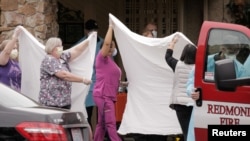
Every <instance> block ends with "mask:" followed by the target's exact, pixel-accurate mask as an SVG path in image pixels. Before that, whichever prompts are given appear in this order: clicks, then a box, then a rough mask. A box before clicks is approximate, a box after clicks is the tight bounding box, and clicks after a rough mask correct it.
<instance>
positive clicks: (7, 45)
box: [0, 27, 21, 66]
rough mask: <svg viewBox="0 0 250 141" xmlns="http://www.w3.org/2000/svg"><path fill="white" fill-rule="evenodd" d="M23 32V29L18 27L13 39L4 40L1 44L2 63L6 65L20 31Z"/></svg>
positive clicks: (0, 57)
mask: <svg viewBox="0 0 250 141" xmlns="http://www.w3.org/2000/svg"><path fill="white" fill-rule="evenodd" d="M20 32H21V29H20V28H19V27H17V28H16V29H15V31H14V34H13V36H12V38H11V40H4V41H3V42H2V44H1V48H2V51H1V52H0V65H3V66H4V65H6V64H7V63H8V61H9V59H10V53H11V51H12V49H14V48H15V46H16V42H17V37H18V35H19V33H20Z"/></svg>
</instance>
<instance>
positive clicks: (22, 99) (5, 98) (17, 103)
mask: <svg viewBox="0 0 250 141" xmlns="http://www.w3.org/2000/svg"><path fill="white" fill-rule="evenodd" d="M0 95H1V98H0V105H2V106H5V107H34V106H38V104H37V103H36V102H34V101H32V100H31V99H29V98H27V97H26V96H24V95H22V94H20V93H18V92H16V91H15V90H13V89H11V88H9V87H7V86H5V85H3V84H0Z"/></svg>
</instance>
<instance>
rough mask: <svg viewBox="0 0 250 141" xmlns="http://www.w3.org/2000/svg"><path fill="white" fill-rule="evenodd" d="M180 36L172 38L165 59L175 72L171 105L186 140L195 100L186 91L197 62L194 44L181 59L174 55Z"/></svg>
mask: <svg viewBox="0 0 250 141" xmlns="http://www.w3.org/2000/svg"><path fill="white" fill-rule="evenodd" d="M178 38H179V36H178V35H176V36H175V37H174V38H173V39H172V41H171V43H170V44H169V46H168V48H167V52H166V55H165V59H166V62H167V64H168V65H169V66H170V67H171V68H172V70H173V72H174V79H173V80H174V81H173V89H172V94H171V98H170V99H171V101H170V107H171V108H172V109H174V110H175V111H176V115H177V118H178V121H179V123H180V126H181V130H182V132H183V137H184V141H186V139H187V133H188V126H189V121H190V117H191V113H192V110H193V100H192V98H191V97H189V96H188V95H187V93H186V84H187V81H188V77H189V74H190V72H191V70H192V68H193V66H194V64H195V54H196V47H195V46H194V45H192V44H187V45H186V46H185V47H184V49H183V51H182V54H181V57H180V60H177V59H175V58H174V57H173V56H172V55H173V49H174V47H175V44H176V42H177V41H178Z"/></svg>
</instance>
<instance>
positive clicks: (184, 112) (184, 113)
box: [174, 104, 193, 141]
mask: <svg viewBox="0 0 250 141" xmlns="http://www.w3.org/2000/svg"><path fill="white" fill-rule="evenodd" d="M174 109H175V111H176V115H177V118H178V121H179V123H180V126H181V130H182V132H183V137H184V141H186V140H187V134H188V126H189V121H190V118H191V114H192V110H193V106H185V105H178V104H175V105H174Z"/></svg>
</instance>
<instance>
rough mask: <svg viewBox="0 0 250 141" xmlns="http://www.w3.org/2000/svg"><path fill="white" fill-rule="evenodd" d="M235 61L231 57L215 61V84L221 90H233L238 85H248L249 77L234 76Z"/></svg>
mask: <svg viewBox="0 0 250 141" xmlns="http://www.w3.org/2000/svg"><path fill="white" fill-rule="evenodd" d="M235 65H236V64H235V63H234V60H232V59H223V60H219V61H216V62H215V72H214V73H215V74H214V79H215V85H216V87H217V89H218V90H221V91H235V90H236V88H237V87H238V86H242V85H250V78H249V77H245V78H236V71H235Z"/></svg>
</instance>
